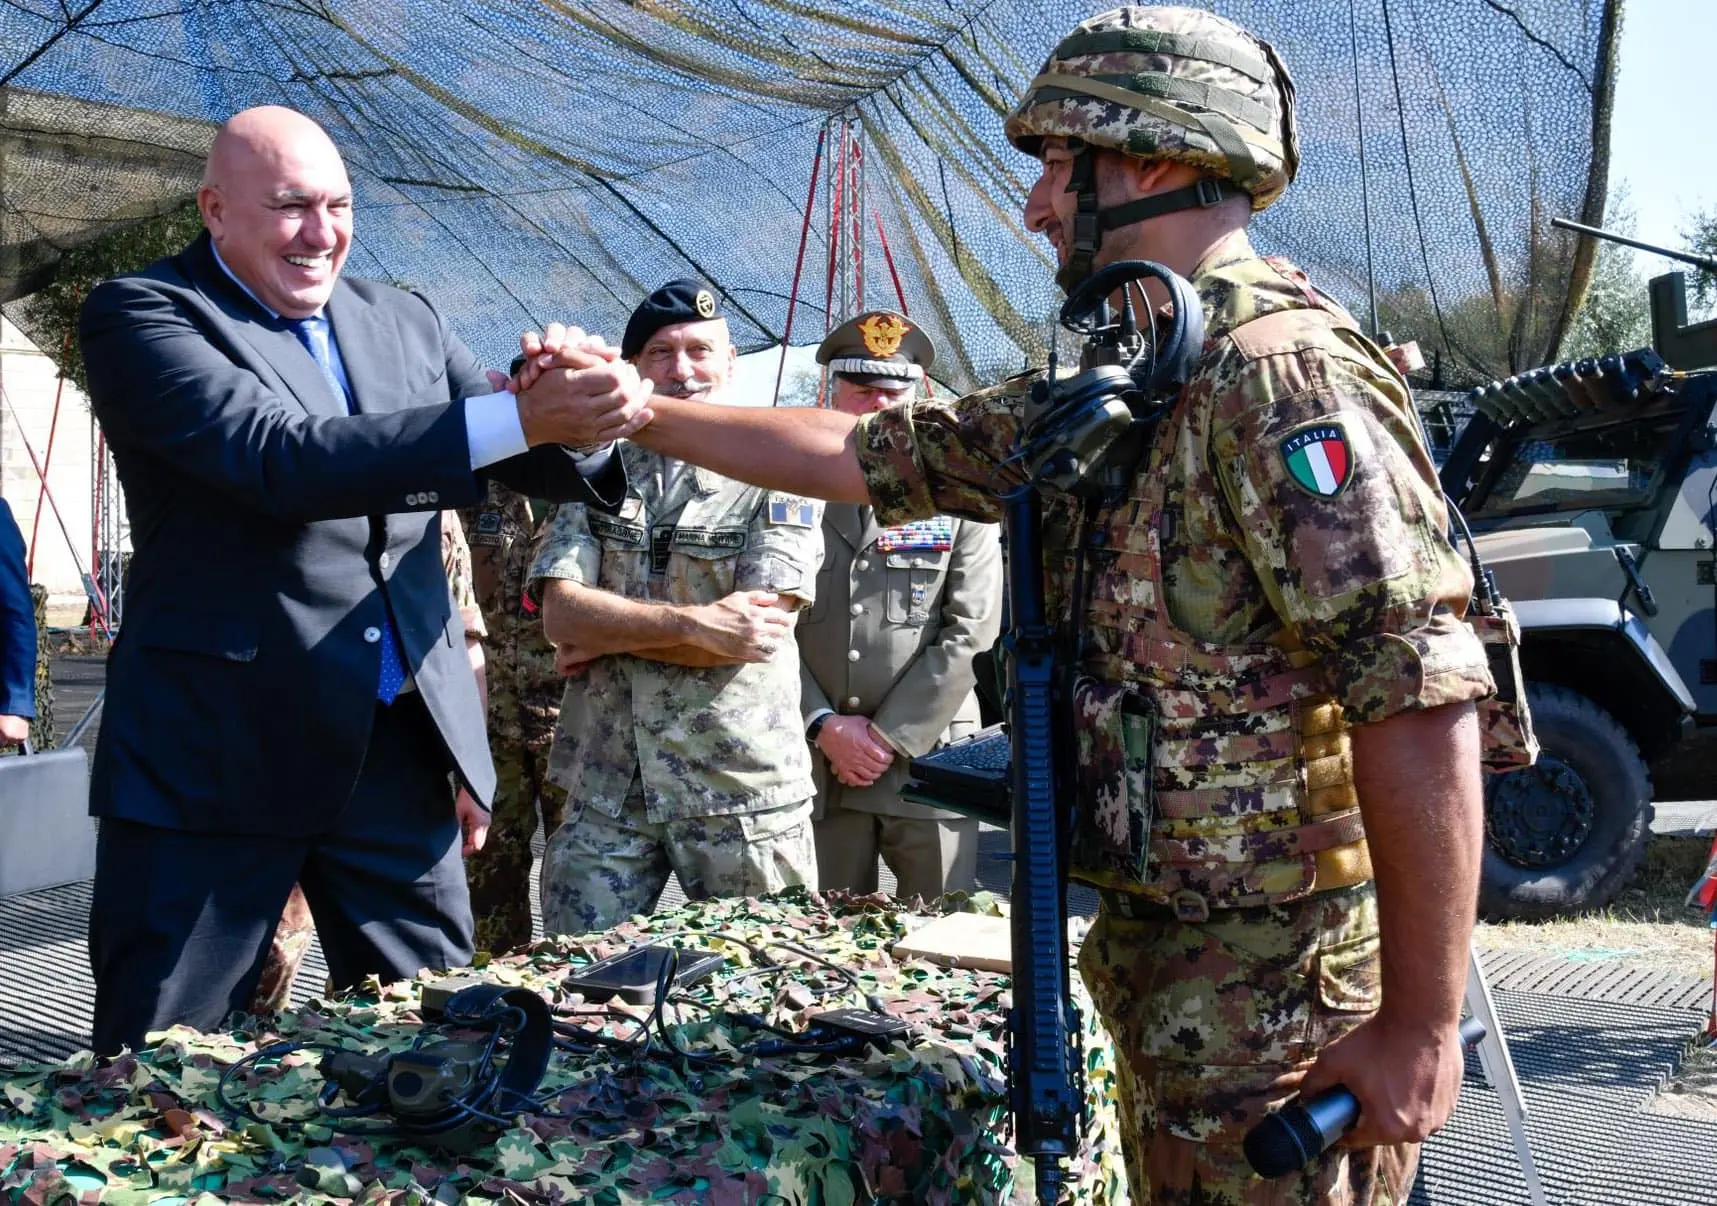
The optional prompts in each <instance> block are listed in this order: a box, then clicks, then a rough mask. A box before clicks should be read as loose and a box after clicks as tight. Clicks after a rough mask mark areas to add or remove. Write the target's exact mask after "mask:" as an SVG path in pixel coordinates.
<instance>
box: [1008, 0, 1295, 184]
mask: <svg viewBox="0 0 1717 1206" xmlns="http://www.w3.org/2000/svg"><path fill="white" fill-rule="evenodd" d="M1004 128H1005V131H1006V133H1007V137H1008V140H1009V141H1010V142H1012V143H1013V144H1014V145H1015V146H1016V147H1018V148H1019V149H1020V150H1022V151H1024V152H1026V153H1027V154H1028V155H1035V154H1037V153H1038V148H1039V146H1040V145H1041V142H1042V140H1043V139H1044V138H1045V137H1048V136H1052V135H1061V136H1063V137H1066V138H1078V139H1083V140H1084V141H1085V142H1086V143H1087V144H1089V145H1091V146H1094V147H1107V148H1109V149H1111V150H1116V151H1121V152H1123V153H1125V154H1128V155H1137V156H1139V157H1141V158H1150V159H1157V158H1160V159H1172V160H1177V161H1179V162H1181V163H1188V164H1191V165H1193V166H1194V167H1198V168H1202V169H1204V170H1205V171H1207V172H1209V173H1210V174H1212V175H1214V176H1218V177H1222V178H1226V179H1228V180H1230V181H1232V182H1233V183H1234V185H1235V186H1236V187H1238V188H1241V189H1243V190H1244V191H1246V192H1247V193H1249V194H1251V197H1252V208H1253V209H1254V210H1259V209H1263V208H1265V207H1266V206H1268V205H1269V204H1270V203H1271V202H1273V201H1274V200H1275V199H1276V198H1277V197H1279V196H1281V195H1282V191H1283V190H1284V189H1286V188H1287V186H1288V184H1289V182H1290V181H1292V180H1293V178H1294V173H1295V172H1296V171H1297V170H1298V168H1299V163H1300V153H1299V140H1298V136H1297V133H1296V131H1295V127H1294V82H1293V80H1292V79H1291V78H1290V77H1289V75H1288V70H1287V68H1286V67H1285V66H1284V65H1283V64H1282V60H1281V59H1280V58H1279V57H1278V56H1277V54H1276V52H1275V50H1274V49H1272V48H1271V47H1270V45H1269V44H1268V43H1266V42H1264V41H1262V40H1261V39H1259V38H1255V37H1253V36H1252V35H1251V34H1249V33H1247V32H1246V31H1245V30H1243V29H1241V28H1240V27H1239V26H1238V25H1235V24H1234V23H1233V22H1232V21H1227V20H1224V19H1223V18H1221V17H1218V16H1216V15H1215V14H1213V13H1208V12H1204V11H1203V10H1201V9H1193V8H1166V7H1164V8H1156V7H1146V6H1143V5H1130V6H1128V7H1126V8H1117V9H1114V10H1112V11H1110V12H1106V13H1103V14H1102V15H1100V16H1096V17H1092V18H1091V19H1090V20H1088V21H1085V22H1082V23H1081V24H1080V25H1079V26H1078V27H1077V28H1076V29H1074V31H1073V32H1072V33H1070V34H1068V35H1067V37H1065V38H1063V39H1062V40H1061V42H1060V44H1059V45H1057V46H1056V48H1055V49H1054V50H1052V51H1051V52H1050V55H1049V58H1048V59H1047V60H1046V61H1045V63H1044V65H1043V69H1042V70H1041V71H1039V72H1038V74H1037V77H1036V78H1035V79H1033V80H1032V81H1031V83H1030V84H1028V85H1027V86H1026V90H1025V94H1024V95H1023V96H1022V97H1021V98H1020V102H1019V104H1018V105H1017V106H1015V108H1014V111H1013V112H1012V113H1011V114H1009V115H1008V119H1007V124H1006V126H1005V127H1004Z"/></svg>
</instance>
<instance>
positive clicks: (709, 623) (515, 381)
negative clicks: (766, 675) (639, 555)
mask: <svg viewBox="0 0 1717 1206" xmlns="http://www.w3.org/2000/svg"><path fill="white" fill-rule="evenodd" d="M519 342H520V349H521V352H522V355H521V357H520V359H519V360H518V361H515V362H514V363H515V374H514V376H513V377H511V378H510V379H505V380H504V385H505V388H506V389H507V390H508V391H510V392H512V393H514V394H515V395H516V396H517V398H518V408H519V421H520V425H521V426H522V427H523V429H524V432H525V438H526V440H527V442H529V443H530V444H533V445H535V444H547V443H556V444H564V445H568V446H571V447H574V448H579V449H583V450H595V449H598V448H602V447H606V446H607V445H609V444H611V443H612V442H613V441H615V440H620V439H626V438H628V437H630V436H633V435H635V434H636V433H638V432H639V431H641V430H642V429H643V428H644V427H645V426H646V425H647V424H648V423H649V422H650V421H651V420H652V419H653V418H654V417H655V412H654V411H653V410H652V409H651V407H650V405H649V404H650V402H651V400H652V398H653V397H654V396H655V394H656V393H657V392H661V393H663V394H665V395H669V396H673V397H678V398H687V399H699V398H706V397H711V398H712V400H713V397H712V391H711V390H710V389H709V388H708V386H709V384H710V383H709V382H707V381H699V380H698V377H699V374H698V373H697V372H696V371H695V369H694V370H692V371H691V372H688V373H687V374H685V378H686V379H684V380H682V379H680V377H679V375H678V374H673V375H672V379H670V380H668V381H665V382H664V381H657V380H652V379H651V378H650V377H647V376H644V375H642V374H641V373H640V372H639V370H638V368H637V366H636V365H634V364H633V363H632V362H630V361H629V360H627V359H625V358H623V357H622V355H621V349H620V348H618V347H615V346H614V345H612V344H609V343H608V342H606V341H605V340H603V339H602V338H601V337H600V336H596V335H590V334H586V333H585V332H584V331H582V330H580V329H579V328H577V327H566V326H562V325H561V324H559V323H550V324H549V325H548V326H547V327H546V328H545V329H544V330H543V332H542V333H540V334H539V333H537V332H535V331H529V332H526V333H525V334H524V335H522V336H521V337H520V341H519ZM492 376H493V378H494V380H495V384H496V385H497V387H500V386H501V385H502V384H503V379H502V378H501V377H500V375H499V374H492ZM721 376H722V377H723V378H724V377H725V374H722V375H721ZM663 451H666V450H663ZM552 610H554V609H551V611H552ZM687 610H688V611H691V612H695V613H696V614H695V615H688V616H687V617H685V618H686V621H687V622H686V623H685V624H684V625H681V626H678V627H677V628H675V629H674V630H673V631H672V632H665V635H664V637H663V640H664V641H665V642H667V643H666V644H664V645H663V646H662V647H660V648H656V647H651V648H649V650H648V652H647V654H646V656H650V657H651V658H652V659H654V660H664V661H672V662H676V663H679V664H681V665H688V666H716V665H735V664H741V663H756V662H766V661H769V660H770V659H771V658H773V657H774V656H775V654H776V652H777V651H778V650H779V649H780V648H781V647H782V646H783V645H784V644H785V643H787V642H789V641H791V640H792V639H793V637H792V633H793V619H792V614H791V611H790V609H789V607H788V606H787V604H786V601H784V600H782V599H781V597H780V596H779V595H777V594H776V593H774V592H773V591H768V590H737V591H734V592H732V593H731V594H728V595H726V596H725V597H723V598H720V599H717V600H715V601H713V602H710V603H706V604H702V605H699V606H696V607H693V608H689V609H687ZM544 619H545V631H547V635H548V636H549V637H550V639H551V640H553V641H554V643H555V668H556V670H557V671H559V673H560V674H562V675H563V676H567V677H573V676H577V675H579V674H582V673H583V672H584V670H585V669H586V668H587V667H588V665H589V663H590V662H591V661H592V660H593V659H595V658H597V657H601V656H603V655H604V654H607V653H611V652H639V650H638V648H637V647H636V645H635V642H637V641H638V640H639V639H640V634H639V633H638V632H637V631H632V632H629V633H627V634H625V637H624V640H625V641H626V642H627V644H626V647H625V648H623V649H622V648H609V647H608V643H607V642H605V641H604V640H603V639H602V636H601V633H600V631H592V630H591V626H587V625H578V624H566V625H564V626H563V625H561V624H557V623H555V622H554V620H555V617H554V616H553V615H552V614H545V617H544ZM595 627H596V628H597V629H600V628H601V627H602V626H601V625H597V626H595ZM557 629H558V631H556V630H557ZM670 638H671V639H670Z"/></svg>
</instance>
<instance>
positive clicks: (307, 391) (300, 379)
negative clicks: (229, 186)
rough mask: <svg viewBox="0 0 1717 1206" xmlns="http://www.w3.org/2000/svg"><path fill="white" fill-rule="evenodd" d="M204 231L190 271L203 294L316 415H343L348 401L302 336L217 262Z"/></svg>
mask: <svg viewBox="0 0 1717 1206" xmlns="http://www.w3.org/2000/svg"><path fill="white" fill-rule="evenodd" d="M208 239H209V236H208V234H207V233H204V234H203V235H202V236H201V237H200V238H199V240H198V241H197V242H196V243H194V244H192V251H191V264H192V275H193V276H194V278H195V279H196V281H197V285H198V287H199V288H200V289H201V290H202V293H203V296H204V297H206V298H208V299H209V303H210V304H211V305H213V306H214V307H215V308H216V309H217V310H219V311H220V312H221V313H222V314H223V315H224V316H225V317H226V319H227V321H228V322H229V323H230V324H231V326H232V329H233V334H234V335H235V337H236V338H237V339H238V340H239V341H240V342H241V343H243V344H245V345H246V346H248V347H249V348H250V349H251V351H253V352H254V353H255V354H256V357H257V359H259V360H261V361H262V362H263V363H264V364H266V365H267V366H268V367H269V368H270V369H272V370H273V371H274V373H275V375H276V376H278V377H279V378H280V381H281V383H282V384H283V385H285V386H286V392H287V393H288V394H290V395H291V396H292V399H293V400H294V401H296V402H297V403H298V405H300V406H302V407H303V408H304V410H305V411H306V413H308V414H312V415H343V414H345V413H346V404H345V401H344V400H343V399H341V398H337V397H335V396H334V391H333V387H332V386H330V385H329V384H328V379H327V378H326V377H324V376H323V375H322V370H321V369H320V368H319V367H318V366H317V364H316V361H315V360H313V359H312V358H311V356H310V353H309V352H308V351H306V350H305V347H304V345H303V344H301V343H299V342H298V337H297V336H296V335H294V334H293V333H292V332H291V331H289V330H287V329H286V328H285V327H283V326H281V325H280V324H279V323H277V322H276V321H275V320H274V319H272V318H270V317H269V316H268V313H267V312H266V311H264V310H263V308H262V307H261V306H259V305H257V304H256V302H254V301H252V300H251V299H250V298H249V297H248V296H246V295H245V293H244V291H243V290H242V289H240V288H239V287H238V285H237V284H236V283H235V282H234V281H233V279H232V278H231V277H230V276H228V275H227V274H226V272H225V271H224V270H223V269H222V268H221V266H220V264H218V263H217V262H216V261H215V253H214V250H213V248H212V247H210V245H209V241H208Z"/></svg>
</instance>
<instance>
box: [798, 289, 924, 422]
mask: <svg viewBox="0 0 1717 1206" xmlns="http://www.w3.org/2000/svg"><path fill="white" fill-rule="evenodd" d="M935 360H936V345H934V344H933V343H931V342H930V337H929V336H928V335H926V334H925V333H924V332H923V331H922V330H920V329H919V328H918V327H917V326H916V325H915V324H914V323H913V322H912V321H911V320H910V319H908V318H907V317H906V316H905V315H903V314H896V313H894V312H893V311H892V310H869V311H866V312H865V313H863V314H860V315H859V316H858V317H856V318H850V319H848V320H847V321H846V322H844V323H842V324H841V325H840V326H838V327H836V328H835V329H834V330H833V331H830V332H829V334H828V335H827V336H826V337H825V338H824V339H823V342H822V344H821V345H820V346H819V347H818V348H817V363H818V364H821V365H826V366H827V367H828V370H829V372H830V373H832V374H833V375H834V378H835V381H836V382H837V383H839V382H842V381H845V382H850V383H852V384H854V385H858V386H861V387H863V388H866V389H875V390H882V391H884V392H886V393H888V394H891V395H903V394H905V393H907V392H908V391H910V390H912V389H913V388H914V387H915V386H916V385H918V383H919V382H921V381H923V380H924V379H925V376H926V374H927V373H928V372H929V370H930V366H931V364H932V363H934V362H935ZM890 400H897V398H891V399H890Z"/></svg>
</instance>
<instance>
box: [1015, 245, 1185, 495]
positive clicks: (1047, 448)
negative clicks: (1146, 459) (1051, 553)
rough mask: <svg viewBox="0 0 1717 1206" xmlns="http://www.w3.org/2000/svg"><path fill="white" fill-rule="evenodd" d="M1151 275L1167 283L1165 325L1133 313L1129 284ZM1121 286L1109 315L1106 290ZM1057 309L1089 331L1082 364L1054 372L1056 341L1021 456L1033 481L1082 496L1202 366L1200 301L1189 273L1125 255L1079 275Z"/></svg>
mask: <svg viewBox="0 0 1717 1206" xmlns="http://www.w3.org/2000/svg"><path fill="white" fill-rule="evenodd" d="M1146 280H1155V281H1157V282H1159V283H1160V284H1161V285H1162V286H1163V287H1164V288H1165V289H1166V290H1167V291H1168V294H1169V307H1170V314H1169V316H1168V326H1167V331H1166V333H1159V330H1158V323H1157V322H1156V321H1155V320H1154V318H1152V317H1150V316H1147V319H1146V321H1145V322H1144V324H1143V325H1142V326H1141V325H1140V324H1138V323H1137V322H1136V321H1135V320H1134V317H1133V304H1132V298H1131V292H1130V290H1131V286H1132V285H1134V284H1135V283H1137V282H1141V281H1146ZM1116 290H1122V294H1121V299H1122V300H1121V313H1120V315H1119V316H1118V318H1117V319H1116V320H1115V321H1113V322H1111V321H1110V320H1109V313H1108V298H1109V296H1110V295H1111V294H1112V293H1114V292H1115V291H1116ZM1057 318H1058V321H1059V322H1060V323H1061V325H1062V326H1063V327H1065V328H1066V329H1067V330H1069V331H1072V332H1074V333H1075V334H1077V335H1079V336H1081V337H1082V338H1083V339H1084V341H1085V346H1084V350H1083V354H1082V357H1081V361H1082V363H1083V364H1084V365H1085V368H1084V371H1082V372H1080V373H1079V374H1077V375H1076V376H1073V377H1070V378H1068V379H1067V380H1066V381H1057V380H1056V351H1055V346H1054V343H1053V341H1052V342H1051V345H1050V349H1049V372H1048V374H1047V376H1046V378H1045V379H1044V380H1042V381H1039V382H1038V383H1036V385H1034V386H1033V388H1032V393H1031V398H1030V400H1029V402H1028V405H1027V407H1026V412H1025V416H1024V418H1025V422H1024V424H1023V425H1022V428H1021V433H1020V448H1019V452H1018V459H1019V460H1021V461H1023V462H1024V464H1025V466H1026V470H1027V474H1028V476H1029V477H1030V479H1031V481H1032V483H1033V484H1034V485H1037V486H1040V487H1049V488H1051V489H1056V490H1062V491H1065V492H1067V493H1071V494H1077V495H1081V496H1085V497H1090V496H1093V495H1099V494H1103V493H1107V492H1112V491H1114V490H1115V489H1117V488H1118V485H1119V482H1120V481H1121V479H1122V478H1124V476H1125V475H1126V474H1128V473H1130V472H1131V470H1132V468H1133V466H1134V465H1135V464H1136V463H1137V461H1138V458H1139V456H1140V455H1142V453H1143V451H1144V448H1145V447H1146V441H1145V436H1146V435H1147V434H1148V433H1149V432H1150V431H1151V430H1152V429H1153V428H1154V427H1155V425H1156V422H1157V420H1159V419H1160V418H1161V417H1162V416H1163V414H1164V413H1166V412H1167V410H1168V407H1169V405H1170V404H1171V403H1172V402H1173V401H1174V399H1175V397H1176V395H1178V394H1179V392H1180V390H1181V389H1182V388H1183V387H1184V386H1185V385H1186V383H1187V381H1188V380H1190V379H1191V377H1192V374H1193V372H1194V370H1196V368H1197V367H1198V362H1199V359H1200V357H1201V356H1202V355H1203V352H1204V308H1203V306H1202V304H1201V303H1200V302H1199V300H1198V293H1197V291H1196V290H1194V289H1193V287H1192V284H1191V283H1190V282H1189V281H1187V280H1186V279H1185V278H1184V277H1182V276H1179V275H1177V274H1176V273H1174V272H1173V271H1171V270H1170V269H1168V268H1165V267H1164V266H1163V265H1161V264H1158V263H1156V262H1154V261H1152V260H1121V261H1119V262H1117V263H1114V264H1109V265H1107V266H1105V267H1103V268H1101V269H1099V270H1098V271H1097V272H1094V273H1092V274H1091V275H1090V276H1088V277H1086V278H1085V279H1084V280H1083V281H1081V282H1080V283H1079V284H1078V286H1077V287H1075V288H1074V290H1073V291H1072V292H1071V293H1070V294H1069V295H1068V297H1067V300H1066V301H1065V302H1063V303H1062V305H1061V311H1060V313H1059V314H1058V316H1057Z"/></svg>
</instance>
